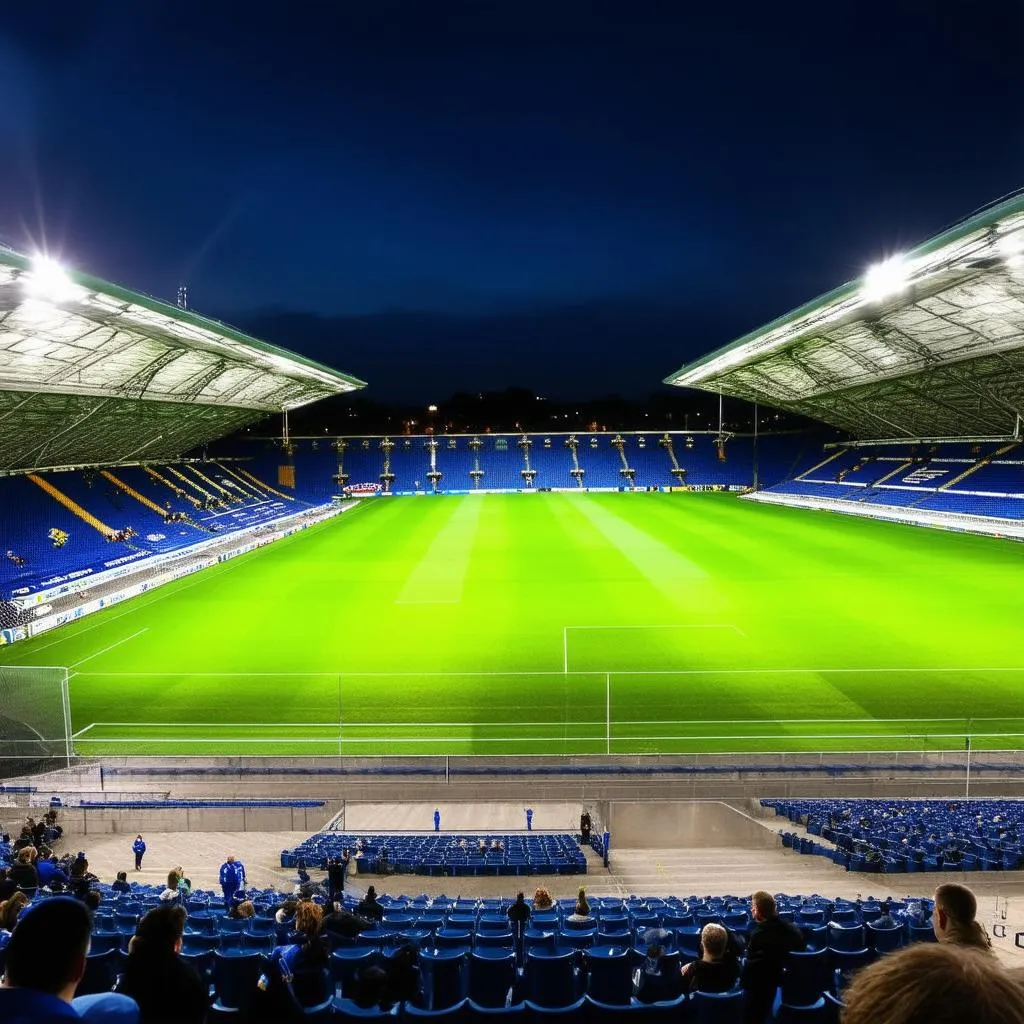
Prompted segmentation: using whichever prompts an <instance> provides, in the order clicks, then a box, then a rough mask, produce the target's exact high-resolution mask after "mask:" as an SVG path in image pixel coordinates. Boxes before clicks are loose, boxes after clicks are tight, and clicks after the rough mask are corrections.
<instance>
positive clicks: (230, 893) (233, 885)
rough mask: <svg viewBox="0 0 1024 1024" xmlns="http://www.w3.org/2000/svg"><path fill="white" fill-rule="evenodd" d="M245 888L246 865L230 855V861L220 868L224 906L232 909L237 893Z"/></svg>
mask: <svg viewBox="0 0 1024 1024" xmlns="http://www.w3.org/2000/svg"><path fill="white" fill-rule="evenodd" d="M244 887H245V865H244V864H243V863H242V862H241V861H240V860H235V857H234V854H229V855H228V859H227V860H226V861H224V863H223V864H221V866H220V888H221V892H223V894H224V906H225V908H226V909H228V910H230V909H231V904H232V902H233V901H234V898H235V893H236V892H238V891H239V889H243V888H244Z"/></svg>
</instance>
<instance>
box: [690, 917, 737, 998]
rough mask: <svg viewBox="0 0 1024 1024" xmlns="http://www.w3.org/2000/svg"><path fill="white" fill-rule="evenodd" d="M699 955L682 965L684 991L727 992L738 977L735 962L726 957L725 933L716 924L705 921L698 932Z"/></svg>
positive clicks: (727, 945) (732, 958)
mask: <svg viewBox="0 0 1024 1024" xmlns="http://www.w3.org/2000/svg"><path fill="white" fill-rule="evenodd" d="M700 949H701V957H700V959H699V960H694V961H693V962H692V963H688V964H687V965H686V966H685V967H684V968H683V980H684V983H685V985H686V989H687V991H688V992H728V991H729V989H731V988H732V987H733V986H734V985H735V984H736V979H737V978H738V977H739V965H738V964H737V962H736V958H735V957H730V956H729V955H728V952H729V933H728V932H727V931H726V930H725V929H724V928H723V927H722V926H721V925H720V924H706V925H704V928H703V930H702V931H701V933H700Z"/></svg>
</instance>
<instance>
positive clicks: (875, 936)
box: [866, 922, 903, 953]
mask: <svg viewBox="0 0 1024 1024" xmlns="http://www.w3.org/2000/svg"><path fill="white" fill-rule="evenodd" d="M866 932H867V940H868V943H869V944H870V945H871V946H873V947H874V949H875V950H876V952H879V953H891V952H892V951H893V950H894V949H899V948H900V946H902V945H903V929H902V928H901V927H900V926H899V925H898V924H897V925H893V926H892V927H891V928H879V927H878V926H877V925H876V924H874V923H872V922H869V923H868V925H867V929H866Z"/></svg>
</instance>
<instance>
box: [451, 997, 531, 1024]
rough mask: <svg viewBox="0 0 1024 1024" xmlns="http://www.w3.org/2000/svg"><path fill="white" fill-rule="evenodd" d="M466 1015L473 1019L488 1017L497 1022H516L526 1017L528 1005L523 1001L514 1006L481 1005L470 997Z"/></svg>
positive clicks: (513, 1023)
mask: <svg viewBox="0 0 1024 1024" xmlns="http://www.w3.org/2000/svg"><path fill="white" fill-rule="evenodd" d="M465 1015H466V1019H467V1020H471V1021H479V1020H481V1019H483V1018H487V1019H491V1020H494V1021H496V1022H497V1021H502V1020H508V1021H511V1022H512V1024H515V1022H516V1021H521V1020H523V1019H524V1018H525V1017H526V1006H525V1005H524V1004H523V1003H514V1004H513V1005H512V1006H481V1005H480V1004H479V1003H475V1002H473V1000H472V999H468V1000H466V1007H465Z"/></svg>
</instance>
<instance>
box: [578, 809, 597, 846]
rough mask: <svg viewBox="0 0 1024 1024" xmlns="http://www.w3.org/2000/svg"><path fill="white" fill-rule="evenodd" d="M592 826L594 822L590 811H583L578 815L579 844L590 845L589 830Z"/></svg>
mask: <svg viewBox="0 0 1024 1024" xmlns="http://www.w3.org/2000/svg"><path fill="white" fill-rule="evenodd" d="M593 827H594V823H593V820H592V819H591V817H590V811H584V812H583V813H582V814H581V815H580V844H581V845H582V846H589V845H590V830H591V829H592V828H593Z"/></svg>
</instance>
